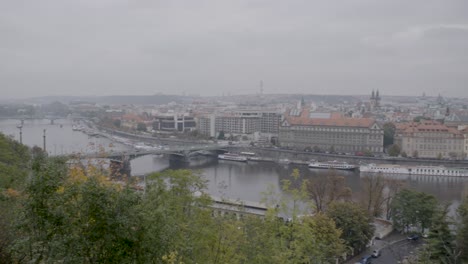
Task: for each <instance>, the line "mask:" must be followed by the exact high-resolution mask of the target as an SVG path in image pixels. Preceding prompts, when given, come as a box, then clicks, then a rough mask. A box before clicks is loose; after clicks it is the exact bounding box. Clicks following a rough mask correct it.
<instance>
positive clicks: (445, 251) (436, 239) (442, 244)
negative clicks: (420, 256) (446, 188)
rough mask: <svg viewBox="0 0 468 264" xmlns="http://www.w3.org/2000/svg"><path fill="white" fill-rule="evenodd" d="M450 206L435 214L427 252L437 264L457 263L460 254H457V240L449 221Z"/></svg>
mask: <svg viewBox="0 0 468 264" xmlns="http://www.w3.org/2000/svg"><path fill="white" fill-rule="evenodd" d="M448 209H449V208H448V206H445V207H444V208H442V209H439V210H437V211H436V213H434V217H433V220H432V226H431V228H430V231H429V236H428V239H427V248H426V249H427V251H428V252H430V259H432V260H434V261H435V262H437V263H456V259H457V257H458V255H459V254H457V253H455V252H456V249H455V243H454V242H455V238H454V236H453V234H452V232H451V230H450V227H449V225H450V223H449V221H448V220H447V213H448Z"/></svg>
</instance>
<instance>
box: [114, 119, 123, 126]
mask: <svg viewBox="0 0 468 264" xmlns="http://www.w3.org/2000/svg"><path fill="white" fill-rule="evenodd" d="M112 124H113V125H114V126H115V127H117V128H119V127H120V126H121V124H122V121H121V120H120V119H114V121H112Z"/></svg>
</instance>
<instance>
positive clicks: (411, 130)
mask: <svg viewBox="0 0 468 264" xmlns="http://www.w3.org/2000/svg"><path fill="white" fill-rule="evenodd" d="M395 144H398V145H399V146H400V147H401V151H402V152H405V153H406V154H407V155H408V156H417V157H421V158H461V157H463V156H464V154H463V153H464V148H465V138H464V135H463V133H462V132H461V131H459V130H457V129H456V128H453V127H448V126H446V125H444V124H441V123H440V122H437V121H433V120H422V121H421V122H408V123H400V124H396V131H395Z"/></svg>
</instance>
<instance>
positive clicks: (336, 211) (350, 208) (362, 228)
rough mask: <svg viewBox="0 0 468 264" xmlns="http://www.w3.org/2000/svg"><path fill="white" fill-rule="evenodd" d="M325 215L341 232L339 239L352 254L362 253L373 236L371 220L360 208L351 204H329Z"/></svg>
mask: <svg viewBox="0 0 468 264" xmlns="http://www.w3.org/2000/svg"><path fill="white" fill-rule="evenodd" d="M326 215H327V216H328V217H330V218H331V219H333V221H335V223H336V227H337V228H338V229H340V230H341V231H342V235H341V238H342V239H343V240H344V241H345V243H346V245H347V246H348V247H350V248H352V249H353V252H360V251H362V250H363V249H364V248H365V246H366V245H367V244H368V243H369V241H370V240H371V239H372V237H373V236H374V226H373V225H372V222H373V218H372V217H370V216H369V215H368V214H367V212H366V211H364V210H363V209H362V207H361V206H359V205H357V204H355V203H352V202H335V203H332V204H330V206H329V207H328V209H327V211H326Z"/></svg>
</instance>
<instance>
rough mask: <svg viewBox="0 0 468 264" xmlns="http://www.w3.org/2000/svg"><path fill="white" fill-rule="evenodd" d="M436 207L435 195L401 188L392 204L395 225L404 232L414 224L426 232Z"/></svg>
mask: <svg viewBox="0 0 468 264" xmlns="http://www.w3.org/2000/svg"><path fill="white" fill-rule="evenodd" d="M436 208H437V200H436V198H435V197H434V196H432V195H430V194H426V193H424V192H418V191H413V190H409V189H404V190H401V191H400V192H399V193H398V194H397V195H396V196H395V198H394V199H393V201H392V204H391V210H392V220H393V225H394V226H395V228H396V229H397V230H400V231H404V232H407V231H408V230H409V228H410V227H412V226H413V227H419V230H420V231H421V232H424V230H425V229H426V228H428V227H430V226H431V223H432V217H433V215H434V213H435V211H436Z"/></svg>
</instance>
